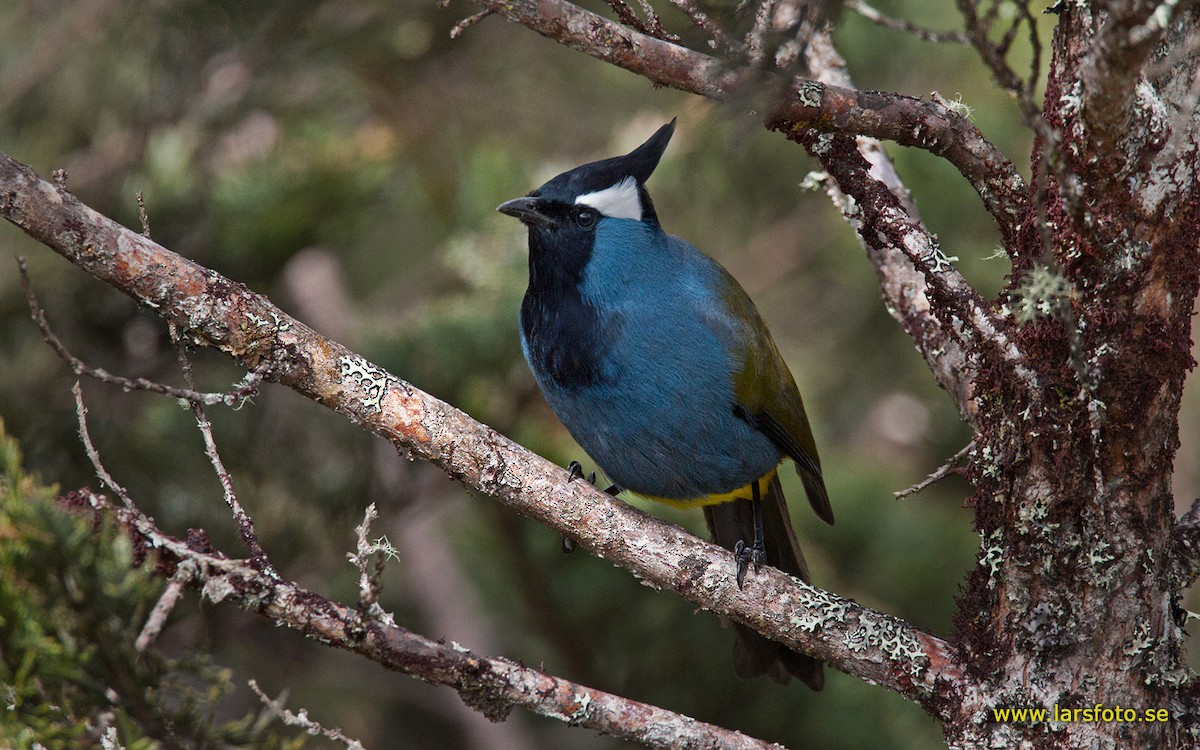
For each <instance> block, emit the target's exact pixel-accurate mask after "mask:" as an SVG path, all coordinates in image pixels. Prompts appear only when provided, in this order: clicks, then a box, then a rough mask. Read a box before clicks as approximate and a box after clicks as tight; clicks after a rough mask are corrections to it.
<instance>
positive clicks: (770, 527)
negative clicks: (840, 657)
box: [704, 475, 825, 690]
mask: <svg viewBox="0 0 1200 750" xmlns="http://www.w3.org/2000/svg"><path fill="white" fill-rule="evenodd" d="M762 516H763V536H764V542H765V543H766V548H767V564H768V565H773V566H775V567H776V568H778V569H780V570H782V571H783V572H784V573H788V574H791V575H794V576H796V577H797V578H799V579H800V580H802V581H808V580H809V578H808V566H807V565H805V563H804V554H803V553H802V552H801V551H800V543H799V542H798V541H797V540H796V532H795V531H794V530H793V529H792V520H791V518H790V517H789V516H788V509H787V501H786V500H785V499H784V497H783V488H782V487H781V486H780V484H779V476H778V475H775V476H772V477H771V482H770V485H769V486H768V488H767V491H766V492H764V493H763V495H762ZM704 520H705V521H707V522H708V530H709V532H710V533H711V534H712V536H713V541H714V542H716V543H717V544H719V545H721V546H722V547H725V548H726V549H729V550H732V549H733V548H734V546H735V545H737V543H738V542H739V541H741V542H745V543H746V544H749V543H750V542H751V541H752V540H753V539H754V506H753V504H752V503H751V502H750V501H749V500H734V501H733V502H728V503H718V504H715V505H706V506H704ZM733 634H734V641H733V669H734V672H736V673H737V676H738V677H741V678H744V679H750V678H752V677H761V676H762V675H767V676H769V677H770V678H771V679H773V680H775V681H776V682H779V683H785V684H786V683H787V681H788V678H789V677H793V676H794V677H798V678H800V680H801V681H803V682H804V684H806V685H808V686H809V687H810V688H812V689H813V690H820V689H821V688H822V687H823V686H824V685H825V673H824V671H823V670H822V668H821V662H820V661H818V660H817V659H814V658H813V657H811V656H806V655H804V654H798V653H796V652H795V651H792V650H791V649H789V648H788V647H787V646H784V645H783V644H781V643H776V642H775V641H772V640H770V639H768V638H764V637H763V636H761V635H759V634H758V633H756V632H754V631H753V630H751V629H750V628H748V627H746V626H745V625H741V624H739V623H733Z"/></svg>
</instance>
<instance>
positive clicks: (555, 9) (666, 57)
mask: <svg viewBox="0 0 1200 750" xmlns="http://www.w3.org/2000/svg"><path fill="white" fill-rule="evenodd" d="M472 2H475V3H476V4H477V5H480V6H482V7H484V8H487V9H489V10H491V11H492V12H493V13H495V14H496V15H500V16H503V17H504V18H506V19H508V20H509V21H511V22H513V23H517V24H520V25H522V26H526V27H528V28H530V29H533V30H534V31H536V32H538V33H539V34H542V35H543V36H546V37H549V38H550V39H553V40H554V41H556V42H559V43H560V44H563V45H566V46H568V47H570V48H572V49H575V50H578V51H580V52H583V53H585V54H587V55H590V56H592V57H594V58H596V59H598V60H603V61H604V62H608V63H611V64H613V65H616V66H618V67H621V68H625V69H626V70H629V71H631V72H634V73H637V74H638V75H641V76H644V77H645V78H648V79H649V80H651V81H653V82H655V83H657V84H661V85H664V86H670V87H672V88H676V89H680V90H682V91H689V92H691V93H694V94H699V95H701V96H706V97H709V98H711V99H715V100H718V101H726V100H729V99H731V98H733V97H734V96H735V95H736V94H741V93H744V92H745V90H746V88H745V87H746V86H747V85H750V84H749V82H748V81H747V80H746V75H745V74H743V73H742V72H741V71H738V70H736V69H734V68H732V67H730V66H727V65H726V64H725V63H724V62H722V61H721V60H719V59H717V58H715V57H711V56H709V55H706V54H703V53H701V52H697V51H695V50H691V49H688V48H686V47H683V46H680V45H678V44H673V43H671V42H669V41H664V40H662V39H656V38H654V37H651V36H648V35H646V34H642V33H640V32H638V31H636V30H634V29H631V28H628V27H626V26H622V25H621V24H619V23H616V22H614V21H610V20H608V19H606V18H604V17H602V16H599V15H597V14H595V13H592V12H590V11H587V10H584V9H582V8H580V7H578V6H576V5H574V4H572V3H570V2H567V0H472ZM784 83H785V82H782V81H779V82H776V85H775V87H776V88H777V89H779V90H780V91H781V92H782V91H784V90H786V92H787V93H786V94H784V95H779V96H778V98H777V99H775V100H773V101H772V102H771V103H770V104H769V105H768V107H769V113H768V114H769V118H768V119H771V120H773V121H775V122H781V123H783V122H786V123H789V124H792V125H796V126H801V127H807V128H813V129H814V130H817V131H819V132H823V133H846V134H852V135H865V136H870V137H873V138H879V139H882V140H889V141H894V142H896V143H899V144H901V145H903V146H911V147H914V148H920V149H923V150H926V151H929V152H931V153H933V154H937V155H938V156H941V157H943V158H945V159H946V160H947V161H949V162H950V163H951V164H953V165H954V166H955V167H956V168H957V169H958V171H959V172H960V173H961V174H962V175H963V176H964V177H965V178H966V179H967V181H968V182H970V183H971V186H972V187H974V188H975V190H976V192H977V193H979V196H980V198H981V199H982V200H983V204H984V206H985V207H986V208H987V210H988V212H989V213H990V214H991V215H992V216H993V217H994V218H995V220H996V224H997V226H998V227H999V228H1000V231H1001V232H1002V233H1006V232H1008V231H1010V230H1011V229H1013V228H1015V227H1016V225H1017V223H1018V220H1019V218H1020V216H1021V214H1022V211H1023V207H1024V204H1025V185H1024V182H1023V180H1022V179H1021V177H1020V175H1019V174H1018V172H1017V170H1016V168H1015V167H1013V165H1012V162H1011V161H1009V159H1008V158H1007V157H1006V156H1004V155H1003V154H1002V153H1000V151H999V150H997V149H996V147H995V146H994V145H992V143H991V142H989V141H988V140H987V139H986V138H985V137H984V136H983V134H982V133H981V132H980V131H979V128H977V127H976V126H975V124H974V123H972V122H971V120H970V119H969V118H967V117H965V116H963V115H961V114H958V113H955V112H953V111H951V110H950V108H949V107H947V106H945V104H943V103H942V102H939V101H935V100H926V99H917V98H915V97H911V96H904V95H901V94H895V93H887V92H880V91H860V90H857V89H853V88H844V87H837V86H827V85H823V84H819V83H817V82H815V81H811V80H806V79H796V80H794V81H792V82H790V83H788V84H787V85H784ZM765 88H766V90H770V88H771V85H770V84H765Z"/></svg>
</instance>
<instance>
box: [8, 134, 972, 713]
mask: <svg viewBox="0 0 1200 750" xmlns="http://www.w3.org/2000/svg"><path fill="white" fill-rule="evenodd" d="M0 215H2V216H3V217H4V218H6V219H8V220H9V221H11V222H12V223H14V224H16V225H17V226H19V227H20V228H21V229H23V230H24V231H25V232H26V233H28V234H29V235H30V236H32V237H33V238H35V239H36V240H38V241H40V242H42V243H44V244H46V245H47V246H49V247H51V248H52V249H54V250H55V251H56V252H57V253H59V254H60V255H62V256H63V257H64V258H66V259H68V260H70V261H71V262H72V263H75V264H76V265H78V266H80V267H81V268H83V269H84V270H86V271H87V272H88V273H90V274H92V275H93V276H95V277H96V278H98V279H100V280H102V281H104V282H106V283H108V284H111V285H112V286H114V287H116V288H117V289H119V290H121V291H122V292H124V293H125V294H128V295H129V296H131V297H133V298H134V299H135V300H138V301H139V302H141V303H142V304H144V305H146V306H148V307H150V308H151V309H153V310H154V311H155V312H156V313H157V314H159V315H160V316H162V317H163V318H165V319H167V320H168V321H170V322H172V323H174V324H175V325H176V326H179V327H180V328H181V329H182V330H183V332H184V334H185V335H188V336H190V337H191V338H192V339H193V340H194V341H195V342H196V343H199V344H204V345H208V346H213V347H216V348H218V349H220V350H222V351H224V352H226V353H228V354H229V355H230V356H232V357H233V358H235V359H237V360H238V361H240V362H242V363H243V364H244V365H246V366H247V367H249V368H252V369H254V368H257V369H260V371H262V372H263V373H264V377H265V378H266V379H268V380H271V381H274V382H277V383H281V384H283V385H286V386H288V387H290V388H292V389H293V390H295V391H297V392H299V393H301V394H302V395H304V396H307V397H308V398H311V399H313V400H315V401H317V402H319V403H321V404H324V405H325V406H327V407H329V408H330V409H333V410H334V411H336V412H338V413H339V414H341V415H343V416H344V417H346V418H348V419H350V420H351V421H353V422H355V423H356V424H359V425H361V426H362V427H364V428H365V429H367V430H370V431H371V432H373V433H375V434H378V435H380V436H382V437H384V438H386V439H388V440H390V441H391V442H393V443H394V444H395V445H396V446H398V447H399V448H401V449H402V450H404V451H406V452H408V453H409V454H410V455H414V456H417V457H420V458H423V459H426V460H429V461H431V462H432V463H434V464H436V465H438V466H440V467H441V468H442V469H444V470H445V471H446V472H447V473H448V474H449V475H450V476H452V477H454V478H455V479H458V480H460V481H462V482H463V483H465V484H467V485H469V486H471V487H474V488H476V489H478V490H480V491H482V492H484V493H486V494H488V495H490V496H492V497H494V498H496V499H497V500H499V501H500V502H502V503H503V504H505V505H506V506H508V507H509V508H512V509H513V510H516V511H517V512H519V513H521V514H523V515H526V516H528V517H530V518H533V519H535V520H537V521H540V522H541V523H544V524H545V525H546V526H548V527H550V528H551V529H553V530H555V531H557V532H559V533H560V534H563V535H566V536H570V537H571V538H573V539H575V540H576V541H577V542H578V543H579V544H580V545H582V546H584V547H586V548H587V549H589V550H591V551H593V552H594V553H596V554H597V555H599V556H601V557H603V558H605V559H607V560H609V561H611V562H613V563H615V564H616V565H619V566H621V567H623V568H626V569H627V570H630V571H631V572H633V573H634V574H635V575H637V576H638V577H639V578H640V579H641V580H643V581H645V582H646V583H647V584H649V585H653V586H656V587H661V588H665V589H670V590H673V591H676V592H678V593H680V594H681V595H683V596H684V597H686V598H688V599H689V600H691V601H693V602H695V603H696V604H698V605H699V606H701V607H703V608H705V609H709V610H711V611H713V612H715V613H717V614H720V615H722V616H725V617H729V618H731V619H734V620H737V621H739V622H743V623H746V624H748V625H750V626H751V627H753V628H755V629H757V630H759V631H760V632H762V633H764V634H765V635H767V636H768V637H771V638H774V639H776V640H778V641H780V642H781V643H784V644H786V645H788V646H789V647H792V648H797V649H801V650H804V651H807V652H808V653H811V654H814V655H816V656H818V657H820V658H821V659H823V660H824V661H826V662H828V663H830V664H831V665H833V666H835V667H837V668H838V669H841V670H842V671H845V672H847V673H848V674H851V675H855V676H858V677H862V678H864V679H868V680H871V681H873V682H875V683H877V684H880V685H883V686H885V687H887V688H889V689H892V690H894V691H896V692H898V693H900V694H902V695H904V696H906V697H908V698H910V699H912V700H914V701H917V702H919V703H921V705H923V706H924V707H925V708H926V709H927V710H929V711H931V712H934V713H938V712H939V711H942V710H943V707H944V706H945V705H946V696H947V694H948V693H950V692H953V691H954V690H957V689H959V688H960V687H961V685H962V683H963V681H965V680H966V677H965V676H964V672H963V668H962V666H961V664H960V663H959V662H958V661H957V658H956V657H955V655H954V654H953V653H952V651H951V649H949V647H947V645H946V644H945V643H944V642H942V641H941V640H939V639H937V638H935V637H933V636H930V635H927V634H924V633H921V632H919V631H917V630H915V629H913V628H912V627H910V626H908V625H907V624H905V623H903V622H901V621H899V620H896V619H895V618H892V617H889V616H887V615H885V614H882V613H879V612H875V611H872V610H869V609H867V608H865V607H862V606H860V605H858V604H856V603H854V602H852V601H849V600H845V599H841V598H839V597H836V596H833V595H831V594H828V593H825V592H822V591H819V590H817V589H814V588H812V587H810V586H807V585H804V584H802V583H799V582H797V581H795V580H794V579H791V578H789V577H788V576H786V575H784V574H783V573H780V572H778V571H776V570H774V569H764V570H763V571H762V572H761V573H758V574H757V575H755V576H753V577H752V578H751V579H750V581H749V583H748V585H746V587H745V588H744V589H740V588H738V586H737V585H736V583H735V582H734V575H733V571H734V565H733V564H732V561H731V558H730V555H729V553H728V552H727V551H726V550H724V549H722V548H720V547H717V546H715V545H711V544H707V543H705V542H703V541H701V540H699V539H697V538H696V537H694V536H692V535H690V534H688V533H687V532H685V531H683V530H682V529H680V528H679V527H677V526H674V525H672V524H670V523H667V522H665V521H663V520H661V519H658V518H655V517H654V516H650V515H648V514H646V513H642V512H641V511H638V510H637V509H635V508H632V507H630V506H628V505H626V504H625V503H622V502H619V501H617V500H614V499H612V498H611V497H609V496H608V495H606V494H604V493H602V492H598V491H596V490H595V489H593V488H592V487H590V486H589V485H587V484H586V483H584V482H568V481H567V474H566V472H565V471H563V470H562V469H560V468H559V467H556V466H554V465H552V464H550V463H549V462H548V461H546V460H545V459H543V458H541V457H539V456H537V455H535V454H533V453H531V452H529V451H528V450H526V449H524V448H522V447H521V446H519V445H517V444H515V443H513V442H512V441H510V440H508V439H507V438H505V437H504V436H503V435H500V434H498V433H496V432H495V431H493V430H491V429H489V428H488V427H486V426H484V425H482V424H479V423H478V422H476V421H474V420H472V419H471V418H470V417H469V416H468V415H466V414H464V413H463V412H461V411H459V410H458V409H455V408H454V407H452V406H449V405H448V404H445V403H443V402H441V401H439V400H438V399H436V398H434V397H432V396H430V395H429V394H426V393H424V392H422V391H420V390H418V389H416V388H414V387H412V386H411V385H410V384H408V383H406V382H404V381H403V380H401V379H399V378H397V377H395V376H394V375H392V374H390V373H388V372H386V371H385V370H383V369H381V368H379V367H377V366H376V365H374V364H372V363H370V362H368V361H367V360H365V359H363V358H362V357H360V356H358V355H357V354H355V353H353V352H351V351H349V350H348V349H346V348H345V347H343V346H342V345H340V344H338V343H336V342H334V341H331V340H330V339H327V338H325V337H323V336H321V335H320V334H318V333H316V332H315V331H313V330H312V329H310V328H309V327H308V326H306V325H304V324H303V323H301V322H299V321H297V320H295V319H293V318H291V317H289V316H288V315H287V314H286V313H284V312H282V311H281V310H279V309H278V308H276V307H275V306H274V305H272V304H271V303H270V301H268V300H267V299H266V298H265V297H263V296H261V295H259V294H256V293H254V292H251V291H250V290H249V289H247V288H246V287H245V286H244V285H242V284H238V283H236V282H233V281H231V280H229V279H226V278H224V277H223V276H221V275H220V274H218V273H216V272H215V271H212V270H210V269H207V268H204V267H203V266H200V265H198V264H196V263H194V262H192V261H189V260H187V259H186V258H183V257H181V256H179V255H177V254H175V253H172V252H171V251H169V250H167V249H165V248H163V247H161V246H160V245H158V244H156V243H154V242H153V241H151V240H150V239H148V238H146V237H143V236H142V235H140V234H137V233H135V232H132V231H130V230H128V229H126V228H124V227H122V226H120V225H119V224H117V223H116V222H114V221H112V220H111V219H108V218H107V217H104V216H102V215H100V214H98V213H97V212H95V211H93V210H92V209H90V208H88V207H87V206H85V205H83V204H82V203H81V202H79V201H78V200H77V199H76V198H75V197H74V196H72V195H70V194H69V193H66V192H65V191H63V190H61V189H59V188H58V187H56V186H55V185H52V184H50V183H48V182H45V181H44V180H41V179H40V178H38V177H37V175H36V174H34V173H33V171H32V170H30V169H29V168H28V167H26V166H24V165H22V164H20V163H18V162H16V161H14V160H13V159H11V158H10V157H8V156H5V155H2V154H0Z"/></svg>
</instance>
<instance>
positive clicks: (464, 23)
mask: <svg viewBox="0 0 1200 750" xmlns="http://www.w3.org/2000/svg"><path fill="white" fill-rule="evenodd" d="M493 12H494V11H492V10H491V9H489V8H484V9H483V10H481V11H479V12H478V13H472V14H471V15H469V16H467V17H466V18H464V19H463V20H461V21H459V22H458V23H456V24H454V28H452V29H450V38H451V39H458V38H459V37H460V36H462V33H463V32H464V31H466V30H467V29H469V28H471V27H472V26H474V25H475V24H477V23H479V22H480V21H482V20H483V19H485V18H487V17H488V16H490V15H492V13H493Z"/></svg>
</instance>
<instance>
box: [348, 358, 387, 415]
mask: <svg viewBox="0 0 1200 750" xmlns="http://www.w3.org/2000/svg"><path fill="white" fill-rule="evenodd" d="M338 374H339V375H341V376H342V382H346V383H349V384H350V385H352V386H355V387H357V388H358V389H359V390H361V391H363V392H364V393H365V394H366V395H365V396H363V397H362V398H360V399H359V401H360V402H361V403H362V405H363V407H364V408H365V409H367V410H369V411H373V412H382V411H383V397H384V396H385V395H386V394H387V390H388V381H389V376H388V373H387V371H386V370H383V369H380V368H378V367H376V366H375V365H373V364H371V363H370V362H368V361H367V360H365V359H363V358H362V357H354V356H350V355H345V356H343V357H342V358H341V359H339V360H338Z"/></svg>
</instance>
